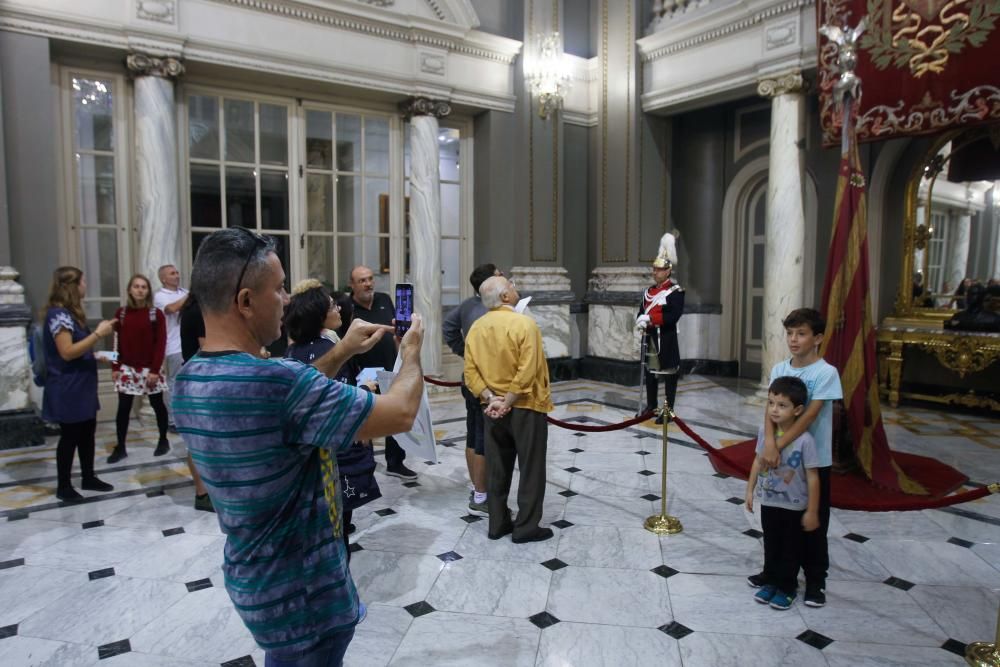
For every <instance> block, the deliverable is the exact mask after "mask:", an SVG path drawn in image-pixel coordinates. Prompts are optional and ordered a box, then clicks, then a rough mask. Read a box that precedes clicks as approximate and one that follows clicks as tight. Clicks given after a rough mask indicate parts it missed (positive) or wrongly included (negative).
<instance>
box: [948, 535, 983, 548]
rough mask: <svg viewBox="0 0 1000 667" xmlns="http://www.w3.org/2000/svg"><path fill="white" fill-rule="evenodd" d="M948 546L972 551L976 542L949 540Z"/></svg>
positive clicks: (957, 539)
mask: <svg viewBox="0 0 1000 667" xmlns="http://www.w3.org/2000/svg"><path fill="white" fill-rule="evenodd" d="M948 544H954V545H955V546H959V547H965V548H966V549H971V548H972V547H974V546H975V545H976V543H975V542H970V541H969V540H963V539H962V538H961V537H952V538H949V539H948Z"/></svg>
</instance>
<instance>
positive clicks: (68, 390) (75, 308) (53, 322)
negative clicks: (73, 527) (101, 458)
mask: <svg viewBox="0 0 1000 667" xmlns="http://www.w3.org/2000/svg"><path fill="white" fill-rule="evenodd" d="M86 293H87V281H86V280H85V279H84V277H83V271H81V270H80V269H78V268H76V267H72V266H62V267H59V268H58V269H56V270H55V272H54V273H53V274H52V286H51V287H50V288H49V301H48V303H47V304H46V310H45V332H44V335H45V363H46V366H47V374H46V378H45V393H44V395H43V398H42V417H43V418H44V419H45V420H46V421H52V422H58V423H59V427H60V430H61V434H60V436H59V444H58V445H57V446H56V471H57V474H58V479H59V486H58V488H57V490H56V497H57V498H59V499H60V500H64V501H66V502H69V503H73V502H79V501H81V500H83V496H81V495H80V494H79V493H77V492H76V489H74V488H73V485H72V484H71V483H70V471H71V470H72V468H73V453H74V452H75V451H79V452H80V471H81V473H82V480H81V481H82V484H81V486H82V487H83V488H84V489H86V490H88V491H112V490H114V488H115V487H113V486H111V485H110V484H108V483H106V482H102V481H101V480H99V479H98V478H97V476H96V475H95V474H94V447H95V445H94V432H95V431H96V429H97V411H98V410H99V409H100V404H99V403H98V401H97V359H95V358H94V352H93V350H94V346H96V345H97V342H98V341H99V340H100V339H102V338H104V337H105V336H107V335H108V334H110V333H111V332H112V328H113V325H114V323H113V322H112V321H111V320H104V321H103V322H101V323H100V324H98V325H97V328H96V329H95V330H94V331H91V330H90V329H89V328H88V327H87V317H86V315H85V313H84V312H83V305H82V302H83V297H84V296H85V295H86Z"/></svg>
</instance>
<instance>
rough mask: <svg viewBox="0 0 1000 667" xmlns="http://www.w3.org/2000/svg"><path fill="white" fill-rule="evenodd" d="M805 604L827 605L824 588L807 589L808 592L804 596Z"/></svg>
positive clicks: (812, 605)
mask: <svg viewBox="0 0 1000 667" xmlns="http://www.w3.org/2000/svg"><path fill="white" fill-rule="evenodd" d="M802 602H803V604H805V606H807V607H825V606H826V591H825V590H823V589H822V588H818V589H815V590H810V589H808V588H807V589H806V594H805V596H804V597H803V598H802Z"/></svg>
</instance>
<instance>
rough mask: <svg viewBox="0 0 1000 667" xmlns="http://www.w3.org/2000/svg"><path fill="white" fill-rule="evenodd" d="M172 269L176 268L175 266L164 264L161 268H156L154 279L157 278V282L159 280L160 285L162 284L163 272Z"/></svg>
mask: <svg viewBox="0 0 1000 667" xmlns="http://www.w3.org/2000/svg"><path fill="white" fill-rule="evenodd" d="M173 268H177V265H176V264H164V265H163V266H161V267H160V268H158V269H157V270H156V278H157V280H159V281H160V282H161V283H162V282H163V272H164V271H166V270H167V269H173Z"/></svg>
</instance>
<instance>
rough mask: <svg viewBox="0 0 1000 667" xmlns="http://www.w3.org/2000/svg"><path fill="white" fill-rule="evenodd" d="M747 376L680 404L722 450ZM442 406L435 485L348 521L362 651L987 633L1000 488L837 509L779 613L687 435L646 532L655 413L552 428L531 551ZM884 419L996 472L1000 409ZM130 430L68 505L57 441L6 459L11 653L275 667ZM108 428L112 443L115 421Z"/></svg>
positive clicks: (212, 527)
mask: <svg viewBox="0 0 1000 667" xmlns="http://www.w3.org/2000/svg"><path fill="white" fill-rule="evenodd" d="M754 390H755V388H754V387H750V386H745V387H744V386H742V385H740V384H739V383H737V382H735V381H732V380H722V379H717V378H708V377H697V376H696V377H689V378H685V379H684V380H683V381H682V385H681V394H680V397H679V406H678V413H679V414H681V415H682V416H684V417H685V419H686V420H687V421H688V423H689V424H691V425H692V426H694V428H696V430H698V432H699V433H701V434H702V435H703V436H704V437H705V438H706V439H708V440H709V441H716V442H718V441H728V442H734V441H739V440H742V439H744V438H746V437H751V436H752V435H753V434H754V433H755V431H756V428H757V422H758V415H760V413H761V408H760V407H758V406H757V405H754V404H752V403H751V402H748V400H747V399H748V398H750V397H752V395H753V393H754ZM554 398H555V400H556V402H557V404H558V408H557V411H556V413H555V416H557V417H558V418H560V419H563V420H576V421H581V422H584V423H617V422H620V421H622V420H624V419H626V418H627V417H629V416H631V412H632V411H634V407H632V406H634V405H635V399H636V394H635V392H634V391H630V390H628V389H626V388H622V387H617V386H614V385H605V384H602V383H597V382H590V381H577V382H569V383H561V384H558V385H556V386H555V392H554ZM751 400H752V399H751ZM431 403H432V409H433V412H434V418H435V427H436V430H437V435H438V440H439V443H440V446H439V448H438V456H439V461H438V463H437V464H436V465H428V464H427V462H421V461H412V460H409V461H408V462H407V463H408V465H410V466H411V467H412V468H414V469H415V470H417V471H418V472H419V473H420V479H419V481H418V482H417V483H411V484H407V485H403V484H401V483H400V482H399V480H397V479H395V478H390V477H385V476H383V475H381V473H379V483H380V485H381V488H382V493H383V497H382V498H381V499H379V500H377V501H375V502H373V503H371V504H369V505H367V506H365V507H364V508H362V509H360V510H358V511H357V512H356V513H355V523H356V525H357V527H358V531H357V532H356V533H355V534H354V535H353V536H352V539H353V541H354V547H353V548H354V553H353V561H352V570H353V573H354V577H355V580H356V581H357V583H358V589H359V591H360V592H361V595H362V598H363V599H364V601H365V602H366V603H367V604H368V605H369V616H368V618H367V620H366V621H365V622H364V623H363V624H361V625H360V626H359V627H358V630H357V634H356V636H355V639H354V642H353V643H352V645H351V648H350V650H349V652H348V654H347V664H348V665H351V666H357V667H368V666H372V665H389V664H391V665H434V666H438V665H470V666H474V667H485V666H488V665H498V666H500V665H502V666H504V667H508V666H514V665H551V666H560V667H570V666H572V667H577V666H579V667H583V666H589V665H613V666H616V667H617V666H622V665H657V666H661V665H685V666H687V667H693V666H701V665H704V666H713V667H717V666H720V665H734V666H735V665H746V664H751V663H752V664H774V665H778V664H797V665H829V666H831V667H839V666H842V665H843V666H848V665H850V666H856V665H899V666H902V665H907V666H914V665H927V666H930V665H934V666H938V665H949V664H955V665H960V664H963V661H962V659H961V657H960V655H961V654H962V652H963V650H964V646H965V643H966V642H971V641H978V640H991V639H992V637H993V633H994V629H995V622H996V615H997V607H998V601H1000V498H997V497H990V498H987V499H984V500H982V501H979V502H975V503H970V504H967V505H963V506H960V507H958V508H955V509H952V510H946V511H924V512H911V513H889V514H867V513H861V512H846V511H838V510H835V511H834V513H833V517H832V520H831V526H830V555H831V560H832V568H831V573H830V581H829V584H828V600H829V604H828V605H827V607H825V608H823V609H810V608H806V607H804V606H802V605H801V604H799V603H796V605H795V606H794V607H793V608H792V609H791V610H790V611H787V612H777V611H774V610H771V609H770V608H768V607H765V606H763V605H759V604H756V603H755V602H754V601H753V600H751V594H752V590H751V589H750V588H749V587H748V586H747V585H746V582H745V579H744V578H745V576H746V574H748V573H751V572H755V571H757V570H758V569H759V566H760V562H761V558H762V553H761V544H760V539H759V536H760V533H759V532H758V530H759V527H760V525H759V521H758V520H757V518H756V517H755V516H754V515H752V514H750V513H748V512H747V511H746V510H745V508H744V507H743V506H742V502H741V500H742V497H743V491H744V489H743V482H741V481H739V480H735V479H731V478H726V477H725V476H721V475H718V474H715V471H714V470H713V469H712V468H711V466H710V465H709V463H708V460H707V457H705V456H704V455H703V454H702V453H701V451H700V450H699V449H698V448H697V447H696V446H694V445H693V444H692V443H691V442H690V441H689V439H688V438H687V437H686V436H684V435H683V434H680V433H679V432H676V431H674V430H671V432H670V443H671V444H670V447H669V448H668V454H669V472H668V475H667V488H668V490H667V500H668V508H669V512H670V513H671V514H674V515H677V516H678V517H680V519H681V520H682V522H683V524H684V532H683V533H682V534H680V535H676V536H670V537H663V538H658V537H656V536H655V535H653V534H651V533H649V532H647V531H645V530H644V529H643V528H642V521H643V519H644V518H645V517H647V516H649V515H651V514H655V513H657V512H658V510H659V506H660V493H661V491H660V489H661V482H662V476H661V473H660V469H661V468H660V465H661V456H662V449H661V443H660V434H659V428H658V427H656V426H655V425H654V424H652V423H651V422H649V423H646V424H642V425H639V426H636V427H633V428H630V429H628V430H624V431H615V432H612V433H598V434H595V433H583V432H574V431H568V430H562V429H558V428H555V427H550V430H549V450H548V491H547V494H546V501H545V516H544V523H547V524H551V525H552V526H554V527H555V528H556V537H555V538H554V539H552V540H549V541H547V542H542V543H535V544H524V545H515V544H513V543H512V542H510V541H509V539H508V540H500V541H498V542H493V541H490V540H487V539H486V522H485V521H483V520H481V519H480V518H478V517H474V516H471V515H469V513H468V511H467V507H466V506H467V502H468V485H467V473H466V470H465V460H464V451H463V449H464V446H465V444H464V443H465V433H464V429H465V421H464V404H463V402H462V400H461V398H460V397H459V396H458V394H457V392H443V393H436V394H434V396H433V397H432V400H431ZM615 406H618V407H615ZM886 423H887V430H888V432H889V437H890V441H891V442H892V444H893V446H894V447H895V448H898V449H901V450H905V451H911V452H916V453H922V454H931V455H934V456H937V457H939V458H941V459H943V460H945V461H946V462H948V463H951V464H953V465H955V466H957V467H959V468H960V469H962V470H964V471H967V472H969V473H970V474H971V475H972V476H973V479H974V481H975V482H977V483H987V482H991V481H995V480H997V479H1000V457H997V456H996V453H995V449H996V448H997V447H1000V421H998V420H995V419H989V418H986V417H982V416H976V415H963V414H952V413H948V412H944V411H935V410H927V409H914V408H908V409H900V410H886ZM133 431H134V432H133V433H132V435H131V439H130V450H129V451H130V456H129V458H128V459H126V460H124V461H122V462H120V463H119V464H117V465H114V466H111V467H108V466H106V465H104V464H103V459H104V456H106V453H105V454H104V455H103V456H101V459H100V465H99V473H100V474H101V476H102V478H104V479H106V480H107V481H110V482H112V483H113V484H114V485H115V487H116V491H115V492H114V493H111V494H104V495H100V494H88V495H92V496H94V498H93V502H89V503H87V504H83V505H77V506H72V507H64V506H61V505H60V503H58V502H56V501H55V498H54V496H53V495H52V490H53V487H54V484H55V481H54V474H55V470H54V460H53V459H54V452H53V449H54V440H51V439H50V441H49V442H48V443H47V445H46V446H44V447H39V448H33V449H24V450H16V451H10V452H0V521H2V522H3V523H0V526H2V527H0V600H2V601H3V604H0V665H12V666H19V665H53V666H59V667H62V666H67V665H81V666H84V665H102V666H104V665H108V666H111V665H127V666H129V667H133V666H139V667H142V666H147V665H148V666H151V667H152V666H155V667H168V666H170V667H172V666H181V665H219V664H222V665H252V664H256V665H263V654H262V652H261V651H260V650H259V649H258V648H257V647H256V646H255V645H254V643H253V641H252V639H251V638H250V635H249V633H248V632H247V630H246V629H245V628H244V626H243V625H242V623H241V622H240V620H239V618H238V617H237V616H236V614H235V612H234V611H233V609H232V605H231V603H230V601H229V599H228V597H227V595H226V593H225V590H224V589H223V587H222V581H221V574H220V570H219V564H220V561H221V554H222V545H223V542H224V538H223V537H222V535H221V534H220V532H219V529H218V525H217V523H216V520H215V515H213V514H206V513H202V512H196V511H195V510H194V509H193V508H192V498H193V490H192V487H191V482H190V479H189V477H188V475H187V471H186V466H185V464H184V462H183V444H182V443H181V442H180V440H179V438H177V437H176V436H174V437H172V440H173V445H174V449H173V451H172V452H171V453H170V454H168V455H167V456H166V457H162V458H160V459H154V458H153V457H152V448H153V445H154V444H155V433H154V432H153V431H152V430H151V429H149V428H140V427H139V426H138V425H135V426H134V427H133ZM99 440H100V445H99V452H107V451H110V447H111V441H112V440H113V426H112V425H110V424H108V425H102V426H101V427H100V432H99ZM380 468H381V466H380ZM513 497H514V495H513V494H512V498H513ZM512 502H513V501H512Z"/></svg>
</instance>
